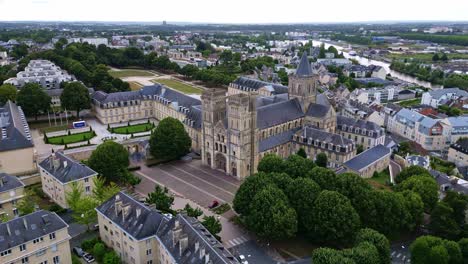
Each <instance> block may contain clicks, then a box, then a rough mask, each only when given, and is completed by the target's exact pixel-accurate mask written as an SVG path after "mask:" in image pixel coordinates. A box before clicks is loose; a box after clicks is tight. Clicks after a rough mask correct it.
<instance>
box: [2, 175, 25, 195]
mask: <svg viewBox="0 0 468 264" xmlns="http://www.w3.org/2000/svg"><path fill="white" fill-rule="evenodd" d="M20 187H24V183H23V182H22V181H20V179H18V177H16V176H12V175H9V174H6V173H0V193H2V192H7V191H10V190H14V189H17V188H20Z"/></svg>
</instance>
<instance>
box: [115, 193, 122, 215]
mask: <svg viewBox="0 0 468 264" xmlns="http://www.w3.org/2000/svg"><path fill="white" fill-rule="evenodd" d="M121 211H122V201H121V200H120V199H119V200H117V197H116V199H115V215H119V214H120V212H121Z"/></svg>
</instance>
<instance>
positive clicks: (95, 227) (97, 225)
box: [91, 224, 99, 231]
mask: <svg viewBox="0 0 468 264" xmlns="http://www.w3.org/2000/svg"><path fill="white" fill-rule="evenodd" d="M91 230H93V231H98V230H99V224H95V225H93V226H92V227H91Z"/></svg>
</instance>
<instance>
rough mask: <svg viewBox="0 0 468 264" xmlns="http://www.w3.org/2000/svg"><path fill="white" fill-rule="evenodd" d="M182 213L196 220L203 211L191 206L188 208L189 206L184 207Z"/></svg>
mask: <svg viewBox="0 0 468 264" xmlns="http://www.w3.org/2000/svg"><path fill="white" fill-rule="evenodd" d="M184 211H185V212H186V213H187V215H188V216H190V217H195V218H198V217H200V216H201V215H202V214H203V211H202V210H201V209H200V208H198V207H196V208H193V207H192V206H190V204H186V205H185V207H184Z"/></svg>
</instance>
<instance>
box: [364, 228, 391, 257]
mask: <svg viewBox="0 0 468 264" xmlns="http://www.w3.org/2000/svg"><path fill="white" fill-rule="evenodd" d="M362 242H369V243H371V244H372V245H374V246H375V248H376V249H377V251H378V254H379V259H380V263H381V264H387V263H390V242H389V241H388V239H387V238H386V237H385V236H384V235H382V234H381V233H379V232H377V231H375V230H373V229H370V228H364V229H361V230H359V232H358V233H357V235H356V240H355V244H356V245H359V244H360V243H362Z"/></svg>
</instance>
